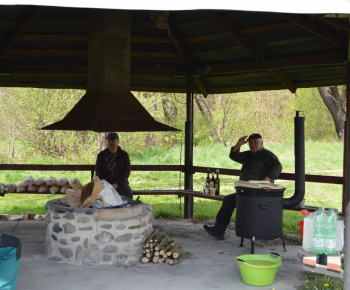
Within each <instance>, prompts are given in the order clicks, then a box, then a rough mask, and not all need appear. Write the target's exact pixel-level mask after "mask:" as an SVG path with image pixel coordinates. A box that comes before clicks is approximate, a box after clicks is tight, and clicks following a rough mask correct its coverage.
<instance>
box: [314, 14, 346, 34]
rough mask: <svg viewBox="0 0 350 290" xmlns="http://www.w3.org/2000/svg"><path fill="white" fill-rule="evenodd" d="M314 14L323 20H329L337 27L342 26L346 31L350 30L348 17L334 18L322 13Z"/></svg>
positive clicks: (328, 21)
mask: <svg viewBox="0 0 350 290" xmlns="http://www.w3.org/2000/svg"><path fill="white" fill-rule="evenodd" d="M313 16H314V17H315V18H317V19H319V20H321V21H324V22H327V23H329V24H332V25H333V26H335V27H338V28H341V29H343V30H344V31H347V32H349V31H350V27H349V22H348V21H346V19H334V18H329V17H325V16H322V15H317V14H315V15H313Z"/></svg>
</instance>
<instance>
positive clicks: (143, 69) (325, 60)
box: [0, 54, 345, 77]
mask: <svg viewBox="0 0 350 290" xmlns="http://www.w3.org/2000/svg"><path fill="white" fill-rule="evenodd" d="M344 61H345V60H344ZM329 64H334V65H336V64H339V61H337V62H335V61H334V57H333V56H332V55H331V54H327V55H324V54H320V55H312V56H302V57H290V58H281V59H272V60H271V59H270V60H259V61H255V60H254V61H245V62H239V63H226V64H221V65H212V66H206V67H192V69H193V70H195V71H196V72H197V73H198V74H199V75H210V76H215V75H225V74H226V75H228V74H237V73H251V72H259V71H271V70H279V69H293V68H302V67H308V66H309V67H312V66H324V65H329ZM1 68H3V69H4V70H5V71H7V72H8V73H10V74H13V75H28V76H30V75H50V76H55V75H57V76H62V75H65V74H66V75H72V76H86V75H87V66H66V65H64V64H62V63H61V64H60V65H58V64H57V63H51V64H46V65H43V64H21V63H8V62H0V69H1ZM183 68H184V67H183V66H172V67H165V66H160V67H157V66H140V65H132V66H131V75H132V76H157V77H161V76H166V77H168V76H173V75H174V73H175V72H176V71H179V70H181V69H183Z"/></svg>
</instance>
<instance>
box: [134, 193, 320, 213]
mask: <svg viewBox="0 0 350 290" xmlns="http://www.w3.org/2000/svg"><path fill="white" fill-rule="evenodd" d="M133 193H134V196H137V195H177V196H178V197H182V196H189V197H198V198H204V199H209V200H218V201H223V200H224V198H225V195H205V194H203V193H202V192H200V191H194V190H186V189H172V190H133ZM302 209H306V210H308V211H309V212H314V211H317V209H318V207H317V206H308V205H305V206H303V207H298V206H296V207H292V208H286V209H285V210H293V211H301V210H302ZM326 210H327V208H326Z"/></svg>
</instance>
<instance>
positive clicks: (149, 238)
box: [146, 229, 158, 244]
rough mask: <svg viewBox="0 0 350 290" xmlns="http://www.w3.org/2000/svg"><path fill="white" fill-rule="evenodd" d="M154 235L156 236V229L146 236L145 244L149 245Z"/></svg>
mask: <svg viewBox="0 0 350 290" xmlns="http://www.w3.org/2000/svg"><path fill="white" fill-rule="evenodd" d="M156 234H158V230H157V229H156V230H154V231H153V232H152V233H151V234H150V235H149V236H148V238H147V240H146V244H149V243H150V242H151V239H153V237H154V236H155V235H156Z"/></svg>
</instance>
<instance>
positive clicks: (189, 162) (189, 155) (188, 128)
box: [184, 76, 193, 219]
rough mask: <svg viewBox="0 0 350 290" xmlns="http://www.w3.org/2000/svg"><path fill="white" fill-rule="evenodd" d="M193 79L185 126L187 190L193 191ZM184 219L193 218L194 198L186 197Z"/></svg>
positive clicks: (188, 91)
mask: <svg viewBox="0 0 350 290" xmlns="http://www.w3.org/2000/svg"><path fill="white" fill-rule="evenodd" d="M192 91H193V77H192V76H188V77H187V98H186V103H187V111H186V125H185V189H189V190H193V172H192V167H193V93H192ZM184 199H185V202H184V207H185V208H184V218H186V219H192V218H193V197H191V196H185V198H184Z"/></svg>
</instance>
